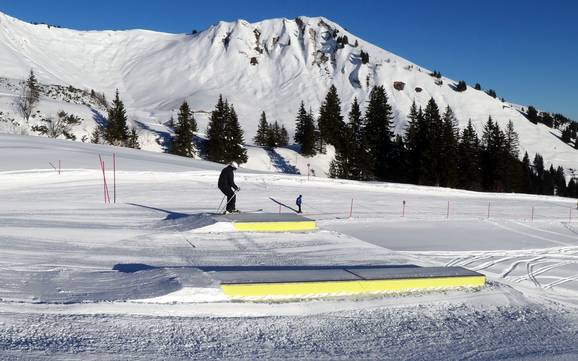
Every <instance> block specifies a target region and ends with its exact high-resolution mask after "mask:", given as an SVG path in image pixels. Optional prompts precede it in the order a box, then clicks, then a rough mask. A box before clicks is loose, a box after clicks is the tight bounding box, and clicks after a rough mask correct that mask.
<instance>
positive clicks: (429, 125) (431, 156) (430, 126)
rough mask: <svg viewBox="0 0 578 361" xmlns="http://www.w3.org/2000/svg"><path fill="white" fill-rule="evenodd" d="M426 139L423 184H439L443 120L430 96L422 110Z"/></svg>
mask: <svg viewBox="0 0 578 361" xmlns="http://www.w3.org/2000/svg"><path fill="white" fill-rule="evenodd" d="M423 116H424V121H425V124H426V129H427V130H426V141H425V147H424V148H425V149H424V156H423V157H424V161H423V164H422V167H423V168H422V170H421V172H422V174H423V176H424V181H425V184H428V185H436V186H437V185H440V184H441V178H442V173H443V171H442V161H441V158H440V154H442V152H443V139H442V137H443V121H442V118H441V115H440V111H439V108H438V105H437V103H436V102H435V100H434V99H433V98H431V99H430V100H429V102H428V104H427V106H426V108H425V111H424V115H423Z"/></svg>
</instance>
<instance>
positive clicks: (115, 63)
mask: <svg viewBox="0 0 578 361" xmlns="http://www.w3.org/2000/svg"><path fill="white" fill-rule="evenodd" d="M336 31H337V32H338V33H337V35H338V36H343V35H346V36H347V37H348V42H349V44H348V45H345V47H344V48H343V49H339V48H338V46H337V43H336V40H335V38H334V37H333V35H332V34H334V33H335V32H336ZM361 50H363V51H365V52H367V53H368V54H369V60H370V61H369V63H367V64H362V62H361V58H360V56H359V54H360V51H361ZM253 58H254V59H253ZM252 60H254V61H256V62H257V64H255V65H252V64H251V61H252ZM30 69H34V70H35V71H36V73H37V74H38V77H39V79H40V81H41V82H43V83H46V84H52V83H54V84H62V85H73V86H75V87H78V88H82V89H84V88H86V89H94V90H96V91H98V92H105V93H106V94H107V95H108V97H109V98H111V97H112V94H113V92H114V90H115V89H116V88H118V89H119V90H120V93H121V95H122V98H123V100H124V101H125V104H126V105H127V107H128V109H129V112H130V115H131V120H132V121H133V124H139V125H140V127H141V128H143V130H142V131H141V134H143V143H144V144H143V147H144V148H145V149H150V150H160V149H161V146H160V145H159V144H157V142H156V138H157V137H158V135H159V134H162V133H163V132H167V131H168V130H167V128H166V127H165V126H164V125H163V124H164V123H165V122H166V121H167V120H168V119H169V118H170V115H171V114H175V112H176V109H177V108H178V106H179V105H180V103H181V102H182V101H183V100H187V101H188V102H189V103H190V104H191V106H192V109H194V110H195V111H202V113H199V114H198V115H197V117H198V120H199V125H200V129H201V130H203V129H205V128H206V124H207V116H206V113H204V112H206V111H210V110H211V109H212V108H213V106H214V103H215V102H216V99H217V97H218V95H219V94H223V95H224V96H225V97H227V98H228V99H229V101H230V102H232V103H233V104H234V105H235V108H236V110H237V112H238V114H239V116H240V121H241V124H242V126H243V128H244V129H245V131H246V140H247V142H249V143H250V142H251V139H252V138H253V135H254V134H255V130H256V127H257V123H258V119H259V114H260V112H261V111H265V112H266V113H267V115H268V119H269V120H270V121H272V120H278V121H279V122H280V123H282V124H284V125H285V126H286V127H287V128H288V129H289V130H290V133H291V132H292V130H293V129H294V118H295V114H296V112H297V109H298V106H299V103H300V101H301V100H304V101H305V102H306V104H307V106H309V107H312V109H313V110H317V109H318V107H319V105H320V102H321V101H322V98H323V97H324V95H325V93H326V92H327V89H328V88H329V86H330V85H331V84H335V85H336V86H337V88H338V90H339V94H340V96H341V99H342V102H343V104H344V109H343V113H344V114H346V113H347V111H348V109H347V108H348V106H349V104H350V103H351V101H352V99H353V97H358V98H359V100H360V103H361V104H364V101H365V99H366V98H367V96H368V92H369V91H370V89H371V88H372V87H373V86H374V85H384V86H385V89H386V91H387V93H388V95H389V96H390V98H391V100H392V103H393V107H394V111H395V114H396V130H397V131H398V132H402V131H403V129H404V127H405V125H406V115H407V113H408V111H409V107H410V105H411V103H412V102H413V101H414V100H415V101H416V102H417V103H418V104H420V105H424V106H425V104H426V102H427V101H428V100H429V99H430V97H433V98H434V99H435V100H436V102H437V103H438V105H439V106H440V108H442V109H443V107H445V106H446V105H450V106H451V107H452V108H453V109H454V111H455V113H456V116H457V117H458V119H459V120H460V126H462V127H463V126H465V124H466V123H467V121H468V119H471V120H472V121H473V123H474V126H475V127H476V129H477V130H478V132H481V130H482V127H483V123H484V122H485V121H486V120H487V119H488V116H490V115H491V116H492V117H493V118H494V120H496V121H497V122H498V123H499V124H500V125H501V126H502V127H505V125H506V123H507V122H508V120H512V121H513V122H514V125H515V128H516V130H517V131H518V133H519V134H520V145H521V151H522V154H523V152H524V151H528V153H530V155H533V154H534V153H541V154H542V155H543V156H544V159H545V160H546V161H547V162H553V163H554V164H556V165H562V166H564V167H565V168H578V152H577V151H576V150H574V149H572V148H571V147H570V146H568V145H566V144H564V143H562V142H561V141H560V140H559V139H558V138H557V137H556V136H554V135H552V134H551V132H554V133H557V131H553V130H551V129H549V128H547V127H544V126H543V125H534V124H532V123H530V122H529V121H527V120H526V119H525V118H524V117H523V116H522V115H521V114H520V113H519V112H518V111H517V110H516V109H515V107H514V106H513V105H511V104H509V103H502V102H501V101H499V100H498V99H494V98H492V97H490V96H488V95H486V94H485V93H484V92H482V91H476V90H474V89H473V88H468V89H467V91H465V92H462V93H458V92H456V91H454V90H453V89H452V88H451V85H453V84H454V83H455V82H454V81H453V80H451V79H447V78H442V80H443V84H442V85H436V83H435V79H434V78H432V77H431V76H430V75H429V72H430V71H429V70H427V69H424V68H422V67H420V66H418V65H416V64H413V63H411V62H409V61H407V60H405V59H402V58H400V57H398V56H396V55H394V54H392V53H389V52H387V51H385V50H383V49H380V48H378V47H376V46H374V45H372V44H370V43H367V42H365V41H363V40H362V39H359V38H358V37H356V36H355V35H353V34H351V33H349V32H347V31H346V30H345V29H343V28H342V27H340V26H339V25H338V24H335V23H333V22H331V21H329V20H327V19H325V18H322V17H318V18H307V17H299V18H297V19H295V20H288V19H272V20H264V21H261V22H257V23H253V24H251V23H248V22H246V21H244V20H238V21H236V22H231V23H227V22H219V23H217V24H215V25H213V26H211V27H210V28H208V29H206V30H205V31H202V32H200V33H198V34H195V35H175V34H165V33H158V32H152V31H145V30H130V31H88V32H83V31H75V30H69V29H59V28H54V27H52V28H48V27H47V26H46V25H31V24H27V23H24V22H21V21H19V20H17V19H14V18H12V17H9V16H7V15H4V14H1V13H0V77H5V78H10V79H23V78H25V77H26V76H27V74H28V72H29V71H30ZM396 81H401V82H404V83H405V88H404V90H401V91H399V90H396V89H394V87H393V83H394V82H396ZM418 87H419V88H421V89H422V91H421V92H417V91H416V88H418ZM11 92H12V93H13V90H10V89H4V90H3V91H0V100H1V99H2V98H3V97H4V98H6V97H9V95H10V93H11ZM9 104H10V102H9V101H7V100H6V99H4V100H2V101H0V107H2V111H4V112H9V113H10V112H12V113H13V110H12V109H11V107H10V106H9ZM61 108H63V109H64V110H68V106H67V105H66V104H62V105H61ZM43 111H49V109H43ZM70 111H72V110H70ZM85 111H86V110H85ZM14 117H15V116H14ZM87 124H89V126H94V124H95V123H94V122H91V121H90V120H87ZM16 131H17V130H16ZM83 134H85V133H83ZM79 138H80V137H79ZM289 159H291V158H290V157H289ZM263 162H265V163H263ZM252 163H253V164H261V163H262V166H259V167H258V168H257V169H262V170H268V169H270V168H271V167H272V163H270V162H268V161H267V159H266V158H263V157H262V158H259V159H256V160H253V161H252ZM327 167H328V166H327V165H325V166H320V167H319V168H327ZM301 169H302V168H301ZM320 175H322V174H320Z"/></svg>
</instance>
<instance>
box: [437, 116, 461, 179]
mask: <svg viewBox="0 0 578 361" xmlns="http://www.w3.org/2000/svg"><path fill="white" fill-rule="evenodd" d="M442 122H443V125H442V127H443V128H442V137H441V139H442V153H441V154H443V157H442V159H441V167H440V169H441V174H440V185H442V186H444V187H455V186H456V185H457V163H458V159H457V158H458V142H459V130H458V120H457V119H456V116H455V114H454V112H453V110H452V108H450V107H449V105H448V106H447V107H446V110H445V112H444V115H443V119H442Z"/></svg>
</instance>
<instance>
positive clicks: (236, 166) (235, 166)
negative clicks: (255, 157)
mask: <svg viewBox="0 0 578 361" xmlns="http://www.w3.org/2000/svg"><path fill="white" fill-rule="evenodd" d="M231 167H233V168H235V169H238V168H239V163H237V162H231Z"/></svg>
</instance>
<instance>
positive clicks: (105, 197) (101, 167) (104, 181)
mask: <svg viewBox="0 0 578 361" xmlns="http://www.w3.org/2000/svg"><path fill="white" fill-rule="evenodd" d="M98 159H99V160H100V169H102V179H103V184H104V203H110V195H109V194H108V185H107V184H106V172H105V166H104V161H103V160H102V157H101V156H100V154H99V155H98ZM107 201H108V202H107Z"/></svg>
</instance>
